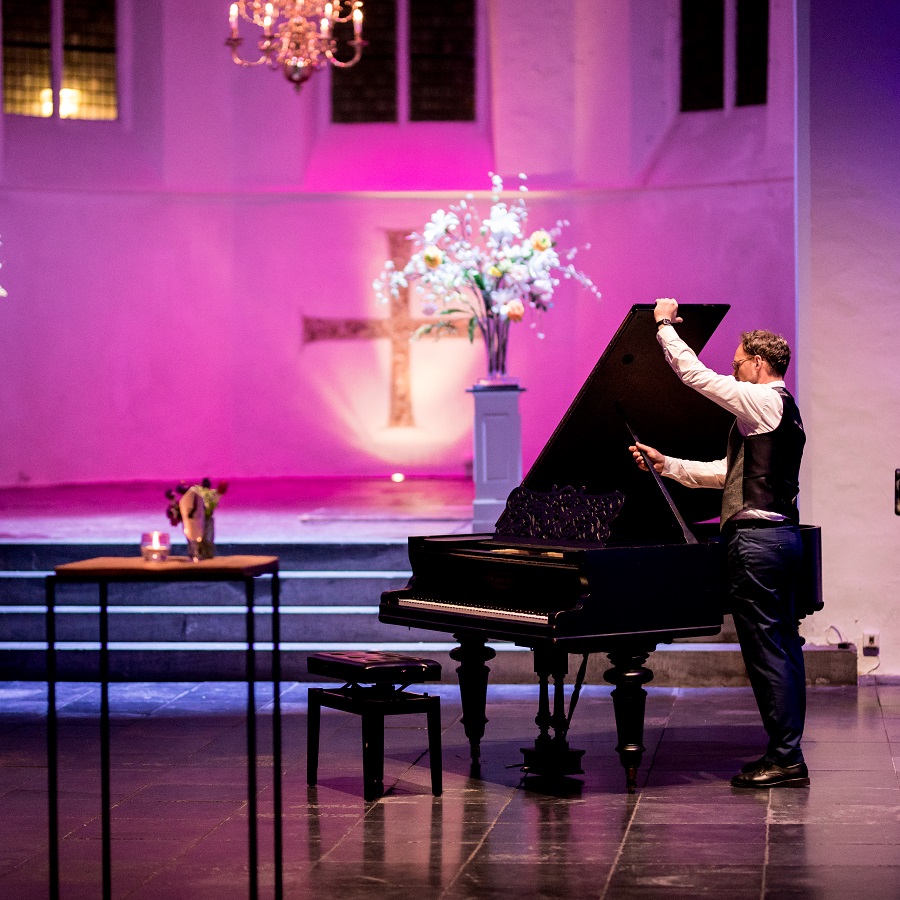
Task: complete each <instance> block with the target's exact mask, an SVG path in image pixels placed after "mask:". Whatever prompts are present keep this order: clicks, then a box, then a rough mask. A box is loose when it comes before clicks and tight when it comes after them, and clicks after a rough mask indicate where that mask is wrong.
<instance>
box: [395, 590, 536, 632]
mask: <svg viewBox="0 0 900 900" xmlns="http://www.w3.org/2000/svg"><path fill="white" fill-rule="evenodd" d="M397 605H398V606H408V607H411V608H413V609H428V610H433V611H435V612H445V613H457V614H462V615H466V616H479V617H480V618H487V619H504V620H506V621H507V622H530V623H532V624H534V625H548V624H549V623H550V616H549V615H548V614H547V613H533V612H525V611H523V610H519V609H496V608H492V607H489V606H466V605H464V604H462V603H442V602H440V601H439V600H419V599H417V598H415V597H401V598H399V599H398V600H397Z"/></svg>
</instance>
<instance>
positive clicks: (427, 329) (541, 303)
mask: <svg viewBox="0 0 900 900" xmlns="http://www.w3.org/2000/svg"><path fill="white" fill-rule="evenodd" d="M519 179H520V180H521V182H522V184H521V185H520V187H519V192H520V194H519V198H518V200H516V201H514V202H511V203H506V202H505V201H504V200H503V199H501V192H502V190H503V179H502V178H501V177H500V176H499V175H492V176H491V184H492V187H493V192H492V194H491V204H492V205H491V210H490V214H489V215H488V217H487V218H486V219H481V217H480V216H479V215H478V213H477V211H476V209H475V206H474V205H473V203H472V195H471V194H469V195H467V197H466V199H464V200H461V201H460V202H459V203H458V204H457V205H455V206H450V207H449V209H448V210H447V211H444V210H443V209H439V210H438V211H437V212H436V213H434V215H432V217H431V221H430V222H428V223H427V224H426V225H425V227H424V228H423V229H422V232H421V234H419V233H417V232H414V233H413V234H410V235H409V237H408V240H410V241H412V242H413V254H412V257H411V258H410V261H409V262H408V263H407V264H406V266H404V268H403V269H402V270H397V269H396V268H395V266H394V264H393V263H392V262H390V261H388V262H387V263H386V264H385V268H384V271H383V272H382V273H381V277H380V278H377V279H375V281H374V282H373V287H374V288H375V293H376V296H377V297H378V299H379V300H380V301H381V302H383V303H387V302H389V300H390V298H391V297H398V296H399V291H400V289H401V288H405V287H409V286H410V285H413V284H414V285H415V289H416V291H417V292H418V293H419V296H420V299H421V301H422V312H423V313H424V314H425V315H426V316H437V317H438V318H437V319H436V320H435V321H434V322H428V323H426V324H425V325H422V326H421V327H420V328H419V329H418V330H417V331H416V332H415V334H414V335H413V338H420V337H422V336H424V335H426V334H433V335H434V337H436V338H437V337H439V336H440V334H441V332H442V331H455V330H456V326H455V323H454V321H453V319H454V318H457V319H458V318H459V317H460V316H468V333H469V340H470V341H474V340H475V332H476V331H478V332H480V333H481V336H482V338H483V339H484V346H485V350H486V352H487V369H488V374H487V378H486V379H482V382H481V383H482V384H503V383H515V380H514V379H510V378H508V376H507V374H506V352H507V348H508V342H509V328H510V323H511V322H521V321H522V320H523V319H524V318H525V317H526V314H530V315H531V318H532V322H531V327H532V328H536V326H537V322H536V321H535V320H536V319H537V318H538V317H540V315H541V314H542V313H545V312H547V310H549V309H550V308H551V307H552V306H553V294H554V291H555V290H556V287H557V286H558V285H559V278H557V277H556V276H555V273H559V274H561V275H562V276H563V277H564V278H574V279H575V280H576V281H577V282H578V283H579V284H581V285H582V286H584V287H585V288H587V289H588V290H589V291H591V293H593V294H595V295H596V296H597V297H599V296H600V292H599V291H598V290H597V288H596V286H595V285H594V283H593V282H592V281H591V279H590V278H588V277H587V275H585V274H584V273H583V272H579V271H578V270H577V269H576V268H575V266H574V265H573V264H572V260H573V259H574V257H575V253H576V249H575V248H572V249H571V250H568V251H566V253H565V261H562V260H561V259H560V255H559V253H560V251H559V250H557V249H556V247H557V238H558V237H559V235H560V234H561V233H562V230H563V228H564V227H565V226H567V225H568V224H569V223H568V222H567V221H564V220H560V221H558V222H557V223H556V225H555V226H554V227H553V228H551V229H549V230H546V231H545V230H544V229H538V230H537V231H531V232H530V233H529V230H528V209H527V207H526V205H525V198H524V194H525V193H526V192H527V190H528V189H527V188H526V186H525V184H524V182H525V180H526V178H525V175H519ZM588 246H589V245H588ZM537 335H538V337H543V336H544V335H543V333H542V332H541V331H540V330H539V331H538V332H537Z"/></svg>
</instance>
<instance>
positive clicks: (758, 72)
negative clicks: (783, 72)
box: [681, 0, 769, 112]
mask: <svg viewBox="0 0 900 900" xmlns="http://www.w3.org/2000/svg"><path fill="white" fill-rule="evenodd" d="M768 57H769V2H768V0H681V111H682V112H692V111H696V110H703V109H723V108H725V107H726V105H727V107H729V108H730V107H732V106H756V105H760V104H764V103H765V102H766V95H767V89H768V81H767V74H768Z"/></svg>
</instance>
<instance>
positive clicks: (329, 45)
mask: <svg viewBox="0 0 900 900" xmlns="http://www.w3.org/2000/svg"><path fill="white" fill-rule="evenodd" d="M240 19H244V20H246V21H247V22H252V23H253V24H254V25H256V26H258V27H259V28H262V31H263V33H262V37H261V38H260V40H259V43H258V45H257V46H258V47H259V53H260V55H259V58H258V59H255V60H246V59H243V58H242V57H241V53H240V50H241V45H242V44H243V43H244V39H243V38H242V37H241V36H240V35H239V34H238V22H239V20H240ZM228 21H229V24H230V25H231V35H230V36H229V38H228V39H227V40H226V41H225V46H226V47H230V48H231V58H232V60H233V61H234V62H235V63H236V64H237V65H239V66H261V65H267V66H269V68H271V69H279V68H280V69H281V70H282V71H283V72H284V75H285V77H286V78H287V79H288V81H290V82H291V83H292V84H293V85H294V87H295V88H296V89H297V90H298V91H299V90H300V88H301V87H302V86H303V85H304V84H305V83H306V82H307V81H308V80H309V79H310V78H311V77H312V75H313V73H314V72H316V71H317V70H318V69H322V68H324V67H325V66H326V65H329V64H330V65H332V66H337V67H338V68H341V69H347V68H349V67H350V66H355V65H356V64H357V63H358V62H359V59H360V57H361V56H362V49H363V47H365V45H366V42H365V41H364V40H363V39H362V22H363V12H362V3H361V2H360V0H334V2H331V3H322V2H321V0H268V2H262V0H237V2H236V3H232V4H231V10H230V12H229V16H228ZM350 21H352V22H353V40H352V41H348V42H347V43H348V45H349V46H350V47H352V48H353V56H352V57H351V58H350V59H348V60H345V61H342V60H339V59H338V58H337V57H336V56H335V53H336V52H337V40H336V39H335V36H334V27H335V25H338V24H341V23H345V22H350Z"/></svg>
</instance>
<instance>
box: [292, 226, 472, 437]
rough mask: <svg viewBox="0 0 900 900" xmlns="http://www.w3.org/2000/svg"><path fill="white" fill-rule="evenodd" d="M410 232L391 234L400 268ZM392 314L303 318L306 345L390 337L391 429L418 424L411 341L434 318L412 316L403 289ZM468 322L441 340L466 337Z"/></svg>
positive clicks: (407, 253)
mask: <svg viewBox="0 0 900 900" xmlns="http://www.w3.org/2000/svg"><path fill="white" fill-rule="evenodd" d="M408 233H409V232H408V231H388V247H389V252H390V255H391V260H392V261H393V263H394V265H395V266H396V267H397V269H402V268H403V267H404V266H405V265H406V263H407V262H408V261H409V257H410V244H409V241H407V240H406V235H407V234H408ZM389 310H390V315H389V316H388V317H387V318H380V319H334V318H314V317H310V316H304V317H303V343H304V344H311V343H315V342H318V341H350V340H375V339H378V338H387V339H388V340H390V342H391V405H390V416H389V418H388V428H402V427H404V426H405V427H409V426H413V425H415V424H416V422H415V418H414V416H413V409H412V391H411V369H410V353H409V341H410V338H411V337H412V335H413V333H414V332H415V330H416V329H417V328H418V327H419V326H420V325H426V324H427V323H428V322H433V321H434V319H426V318H415V317H413V316H410V314H409V289H408V288H400V291H399V293H398V296H397V297H391V298H390V305H389ZM467 335H468V332H467V330H466V320H465V319H462V318H460V319H459V320H457V321H456V322H455V323H454V330H453V331H449V330H445V331H443V332H442V333H441V339H442V340H443V339H444V338H451V337H463V336H467Z"/></svg>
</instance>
